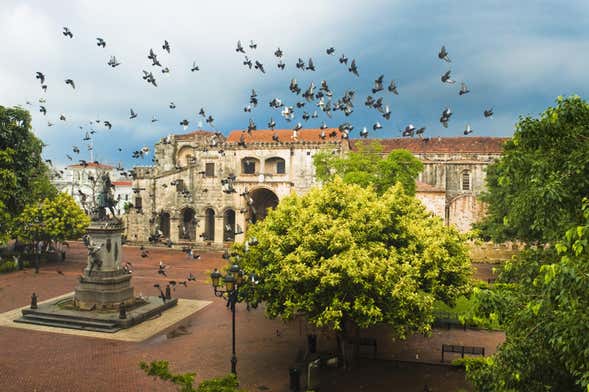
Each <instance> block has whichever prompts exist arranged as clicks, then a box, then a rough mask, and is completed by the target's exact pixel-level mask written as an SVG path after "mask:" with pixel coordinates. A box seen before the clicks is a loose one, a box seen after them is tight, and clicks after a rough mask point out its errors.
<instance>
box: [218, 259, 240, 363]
mask: <svg viewBox="0 0 589 392" xmlns="http://www.w3.org/2000/svg"><path fill="white" fill-rule="evenodd" d="M221 278H223V285H224V286H225V287H224V288H223V287H222V286H221ZM211 281H212V283H213V290H214V293H215V296H216V297H220V298H225V299H226V300H227V306H230V307H231V320H232V324H231V333H232V349H231V350H232V351H231V373H233V374H237V356H236V355H235V304H236V303H237V302H239V299H238V293H239V288H240V287H241V286H242V285H243V283H244V281H243V270H242V269H241V268H239V265H237V264H233V265H232V266H231V267H230V268H229V271H228V272H227V275H225V276H224V277H223V275H222V274H221V273H220V272H219V270H217V269H216V268H215V270H214V271H213V272H212V273H211Z"/></svg>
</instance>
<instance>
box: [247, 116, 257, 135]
mask: <svg viewBox="0 0 589 392" xmlns="http://www.w3.org/2000/svg"><path fill="white" fill-rule="evenodd" d="M255 130H256V123H255V122H254V120H252V119H251V118H250V121H249V124H248V126H247V131H248V132H251V131H255Z"/></svg>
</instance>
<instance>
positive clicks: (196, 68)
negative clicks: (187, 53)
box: [190, 61, 200, 72]
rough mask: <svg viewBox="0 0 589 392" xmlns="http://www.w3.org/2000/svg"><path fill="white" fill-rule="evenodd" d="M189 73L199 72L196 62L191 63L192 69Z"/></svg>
mask: <svg viewBox="0 0 589 392" xmlns="http://www.w3.org/2000/svg"><path fill="white" fill-rule="evenodd" d="M190 71H191V72H194V71H200V68H199V67H198V65H196V61H193V62H192V68H190Z"/></svg>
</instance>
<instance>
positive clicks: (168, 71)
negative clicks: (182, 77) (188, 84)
mask: <svg viewBox="0 0 589 392" xmlns="http://www.w3.org/2000/svg"><path fill="white" fill-rule="evenodd" d="M162 73H170V68H168V67H165V68H163V69H162Z"/></svg>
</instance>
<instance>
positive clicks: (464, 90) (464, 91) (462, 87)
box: [458, 82, 470, 95]
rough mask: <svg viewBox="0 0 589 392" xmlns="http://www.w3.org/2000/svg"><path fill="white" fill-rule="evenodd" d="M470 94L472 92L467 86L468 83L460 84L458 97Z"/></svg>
mask: <svg viewBox="0 0 589 392" xmlns="http://www.w3.org/2000/svg"><path fill="white" fill-rule="evenodd" d="M469 92H470V90H469V89H468V87H467V86H466V83H464V82H462V83H460V91H458V95H464V94H468V93H469Z"/></svg>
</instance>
